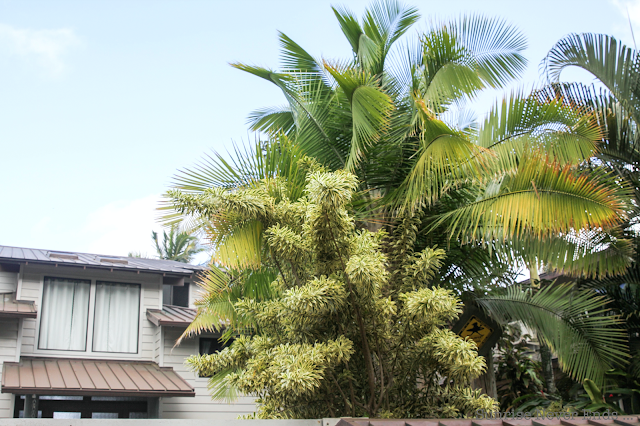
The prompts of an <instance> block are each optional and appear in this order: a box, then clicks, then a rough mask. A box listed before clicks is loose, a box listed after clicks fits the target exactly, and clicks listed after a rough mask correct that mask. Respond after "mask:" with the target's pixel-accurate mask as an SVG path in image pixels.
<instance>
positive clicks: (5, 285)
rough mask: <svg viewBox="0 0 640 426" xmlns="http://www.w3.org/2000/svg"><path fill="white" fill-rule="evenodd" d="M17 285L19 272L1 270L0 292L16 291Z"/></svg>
mask: <svg viewBox="0 0 640 426" xmlns="http://www.w3.org/2000/svg"><path fill="white" fill-rule="evenodd" d="M17 286H18V273H17V272H0V293H15V292H16V287H17Z"/></svg>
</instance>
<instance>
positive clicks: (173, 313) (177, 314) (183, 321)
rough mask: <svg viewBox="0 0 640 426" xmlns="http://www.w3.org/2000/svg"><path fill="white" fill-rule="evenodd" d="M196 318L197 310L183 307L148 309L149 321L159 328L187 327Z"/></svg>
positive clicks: (167, 306)
mask: <svg viewBox="0 0 640 426" xmlns="http://www.w3.org/2000/svg"><path fill="white" fill-rule="evenodd" d="M195 317H196V310H195V309H190V308H183V307H182V306H173V305H163V306H162V310H160V309H147V319H148V320H149V321H151V322H152V323H154V324H155V325H158V326H170V327H171V326H173V327H186V326H188V325H189V324H191V321H193V319H194V318H195Z"/></svg>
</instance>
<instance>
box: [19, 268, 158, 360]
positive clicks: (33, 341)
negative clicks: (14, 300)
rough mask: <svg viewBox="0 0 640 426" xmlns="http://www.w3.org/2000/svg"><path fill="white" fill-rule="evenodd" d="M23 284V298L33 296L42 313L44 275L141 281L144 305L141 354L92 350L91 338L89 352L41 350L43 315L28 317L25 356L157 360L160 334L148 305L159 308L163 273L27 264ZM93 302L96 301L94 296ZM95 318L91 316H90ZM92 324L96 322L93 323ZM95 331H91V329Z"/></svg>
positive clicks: (140, 340) (24, 344)
mask: <svg viewBox="0 0 640 426" xmlns="http://www.w3.org/2000/svg"><path fill="white" fill-rule="evenodd" d="M23 268H24V269H23V276H22V282H21V285H20V286H19V288H18V297H19V298H20V299H22V300H32V301H34V302H35V303H36V307H37V309H38V315H39V314H40V307H41V300H40V299H41V297H42V286H43V284H42V283H43V278H44V276H52V277H60V278H82V279H91V280H104V281H116V282H127V283H136V284H140V285H141V306H140V324H141V328H140V333H139V340H138V354H121V353H95V354H94V353H92V352H91V351H90V348H91V342H90V341H87V348H88V349H89V350H88V351H87V352H75V351H57V350H39V349H38V348H37V346H38V345H37V337H38V336H37V334H38V326H39V321H40V318H39V317H38V318H37V319H25V320H24V326H23V338H22V346H21V355H22V356H39V357H47V356H51V357H64V358H103V359H104V358H112V359H131V360H149V361H154V360H155V358H156V352H157V346H158V345H157V340H158V336H157V335H156V334H157V330H156V326H155V325H153V324H152V323H151V322H149V320H147V314H146V312H147V309H158V308H160V307H161V303H162V284H161V282H162V275H160V274H146V273H140V274H138V273H136V272H127V271H124V272H123V271H113V272H111V271H110V270H108V269H105V270H99V269H82V268H79V267H65V266H59V267H54V266H49V265H24V267H23ZM90 304H91V305H93V299H91V301H90ZM89 320H90V321H91V317H90V318H89ZM89 328H92V324H91V323H89ZM89 334H91V331H89Z"/></svg>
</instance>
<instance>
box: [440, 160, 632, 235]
mask: <svg viewBox="0 0 640 426" xmlns="http://www.w3.org/2000/svg"><path fill="white" fill-rule="evenodd" d="M630 195H631V193H630V191H629V188H628V187H626V186H625V185H623V184H622V183H621V182H619V181H618V180H616V178H615V177H614V176H612V175H611V174H607V173H604V172H602V171H600V170H592V171H590V172H589V173H582V174H578V173H576V172H575V170H574V169H573V168H572V167H570V166H560V165H558V164H554V163H551V164H549V163H546V162H545V161H536V160H535V159H528V160H524V161H522V164H521V166H520V167H519V168H518V171H517V173H516V174H515V175H514V176H513V177H505V178H504V179H503V180H502V182H501V185H500V189H499V190H498V191H496V192H493V191H492V192H487V191H483V192H480V193H477V195H476V197H477V198H476V201H473V202H470V203H468V204H466V205H464V206H462V207H460V208H457V209H455V210H452V211H450V212H447V213H444V214H442V215H441V216H440V218H439V220H438V221H437V224H441V223H447V224H448V227H449V231H450V232H451V235H453V236H454V237H456V238H462V239H463V240H464V241H472V240H476V241H478V240H481V241H492V240H494V239H495V238H501V239H506V238H512V237H513V236H517V237H520V236H523V235H530V236H532V237H534V238H547V237H550V236H552V235H557V234H569V233H571V232H572V231H577V230H581V229H599V228H601V229H612V228H614V227H615V226H617V225H618V224H620V223H621V222H622V221H623V220H625V219H626V217H627V214H628V211H629V209H630V205H629V198H630Z"/></svg>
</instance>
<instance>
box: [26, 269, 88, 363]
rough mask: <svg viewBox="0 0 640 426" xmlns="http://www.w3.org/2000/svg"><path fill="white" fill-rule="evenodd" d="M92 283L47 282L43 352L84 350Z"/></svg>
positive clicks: (41, 336)
mask: <svg viewBox="0 0 640 426" xmlns="http://www.w3.org/2000/svg"><path fill="white" fill-rule="evenodd" d="M90 291H91V281H87V280H70V279H62V278H49V277H46V278H45V279H44V293H43V295H42V309H41V312H40V338H39V342H38V347H39V348H40V349H60V350H66V351H84V350H86V349H87V348H86V345H87V317H88V316H89V293H90Z"/></svg>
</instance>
